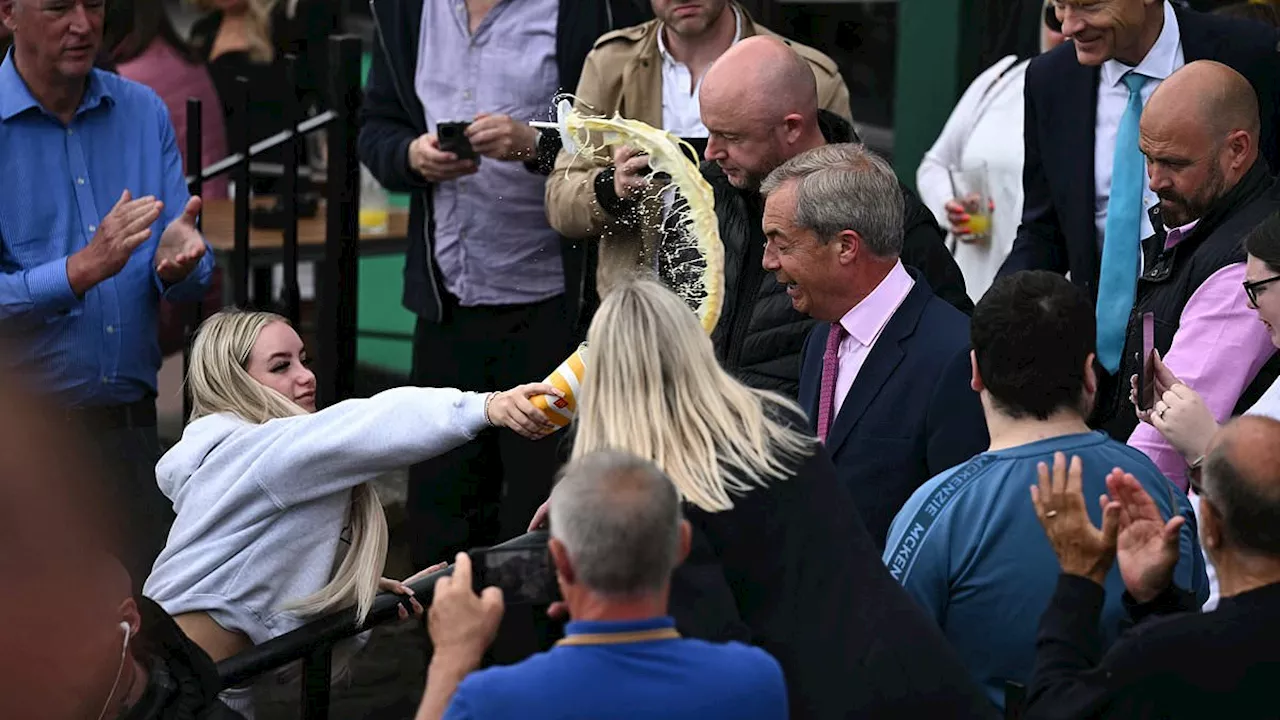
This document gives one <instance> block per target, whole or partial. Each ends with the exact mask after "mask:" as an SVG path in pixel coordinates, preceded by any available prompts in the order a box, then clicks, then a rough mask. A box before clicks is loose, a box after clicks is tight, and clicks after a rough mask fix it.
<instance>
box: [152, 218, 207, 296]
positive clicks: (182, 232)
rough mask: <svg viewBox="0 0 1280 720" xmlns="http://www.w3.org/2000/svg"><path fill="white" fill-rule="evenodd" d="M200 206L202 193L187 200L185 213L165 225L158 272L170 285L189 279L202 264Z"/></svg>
mask: <svg viewBox="0 0 1280 720" xmlns="http://www.w3.org/2000/svg"><path fill="white" fill-rule="evenodd" d="M200 208H201V200H200V197H199V196H193V197H192V198H191V199H190V200H187V206H186V207H185V208H184V209H183V210H182V214H181V215H179V216H178V217H177V218H175V219H174V220H173V222H171V223H169V227H166V228H165V229H164V234H162V235H161V236H160V244H159V245H157V246H156V254H155V268H156V274H157V275H159V276H160V279H161V280H163V281H165V282H166V283H168V284H170V285H173V284H174V283H179V282H182V281H183V280H184V279H186V277H187V276H188V275H190V274H191V271H192V270H194V269H195V267H196V266H197V265H199V264H200V258H202V257H204V253H205V246H204V238H202V237H200V231H199V230H197V229H196V218H197V217H199V216H200Z"/></svg>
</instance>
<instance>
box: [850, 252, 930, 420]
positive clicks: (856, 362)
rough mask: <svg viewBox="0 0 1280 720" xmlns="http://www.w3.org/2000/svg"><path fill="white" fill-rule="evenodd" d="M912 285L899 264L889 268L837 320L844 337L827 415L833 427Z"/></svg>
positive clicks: (907, 274) (912, 282)
mask: <svg viewBox="0 0 1280 720" xmlns="http://www.w3.org/2000/svg"><path fill="white" fill-rule="evenodd" d="M915 284H916V281H915V280H914V279H913V278H912V277H911V274H910V273H908V272H907V269H906V268H905V267H903V266H902V263H901V262H899V263H897V264H896V265H894V266H893V269H892V270H890V271H889V274H888V275H886V276H885V278H884V280H881V281H880V284H879V285H877V286H876V289H875V290H872V291H871V294H869V295H867V296H866V297H865V298H863V299H862V302H860V303H858V304H857V305H854V306H853V309H851V310H850V311H849V312H847V313H845V314H844V317H842V318H840V326H841V327H843V328H844V331H845V332H846V333H848V334H847V335H846V336H845V338H844V340H842V341H841V342H840V350H839V358H840V366H839V369H837V370H836V393H835V407H834V408H833V409H832V412H831V418H832V419H831V422H832V423H833V424H834V423H835V418H837V417H839V416H840V406H841V405H843V404H844V397H845V396H846V395H848V394H849V389H850V388H852V387H853V381H854V380H856V379H857V377H858V371H859V370H861V369H862V364H863V363H864V362H866V360H867V355H868V354H869V353H870V352H871V347H872V346H873V345H875V342H876V338H878V337H880V333H881V332H883V331H884V326H885V325H888V324H889V318H892V317H893V314H894V313H896V312H898V306H900V305H902V301H903V300H906V299H907V295H909V294H910V293H911V288H912V287H914V286H915Z"/></svg>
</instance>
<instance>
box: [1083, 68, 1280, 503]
mask: <svg viewBox="0 0 1280 720" xmlns="http://www.w3.org/2000/svg"><path fill="white" fill-rule="evenodd" d="M1258 127H1259V119H1258V104H1257V99H1256V96H1255V94H1254V92H1253V89H1252V88H1251V86H1250V85H1249V83H1248V81H1247V80H1245V78H1244V77H1243V76H1241V75H1240V74H1239V73H1237V72H1236V71H1235V70H1232V69H1231V68H1229V67H1227V66H1226V65H1222V64H1219V63H1216V62H1213V61H1209V60H1200V61H1196V62H1192V63H1189V64H1187V65H1186V66H1184V67H1183V68H1182V69H1181V70H1178V71H1177V72H1175V73H1173V74H1172V75H1170V76H1169V79H1168V80H1165V81H1164V82H1163V83H1161V85H1160V87H1158V88H1157V89H1156V91H1155V92H1154V93H1153V94H1152V96H1151V99H1150V100H1149V101H1148V102H1147V105H1146V109H1145V110H1144V111H1143V113H1142V120H1141V123H1140V125H1139V140H1138V144H1139V147H1141V148H1142V151H1143V153H1144V154H1145V155H1146V158H1147V169H1148V173H1149V174H1150V176H1151V190H1152V191H1153V192H1155V193H1156V195H1157V196H1158V197H1159V200H1160V202H1159V205H1157V206H1156V207H1154V208H1152V210H1151V214H1150V217H1151V225H1152V227H1153V228H1155V229H1156V231H1155V233H1154V234H1153V235H1152V236H1151V237H1149V238H1147V240H1146V241H1145V242H1144V244H1143V259H1144V261H1145V262H1144V265H1143V272H1142V275H1141V276H1140V277H1139V278H1138V285H1137V292H1136V295H1135V300H1134V307H1133V310H1132V312H1131V313H1130V317H1129V324H1128V333H1127V337H1126V340H1125V347H1124V351H1123V352H1122V354H1121V364H1120V368H1119V371H1118V372H1117V374H1116V375H1115V376H1113V377H1111V378H1110V379H1109V381H1108V382H1106V383H1105V384H1104V386H1103V388H1102V392H1101V393H1100V394H1099V402H1098V408H1097V410H1096V411H1095V415H1094V422H1095V424H1098V425H1101V427H1103V428H1104V429H1106V430H1107V431H1108V432H1109V433H1110V434H1111V436H1112V437H1115V438H1117V439H1121V440H1123V439H1125V438H1128V439H1129V444H1130V445H1132V446H1133V447H1135V448H1138V449H1140V450H1142V451H1143V452H1145V453H1146V454H1147V455H1148V456H1150V457H1151V459H1152V460H1154V461H1155V462H1156V464H1157V465H1158V466H1159V467H1160V469H1161V470H1162V471H1163V472H1164V473H1165V474H1166V476H1168V477H1169V479H1170V480H1172V481H1174V482H1175V483H1176V484H1177V485H1178V486H1179V487H1181V488H1183V489H1184V490H1185V489H1186V487H1187V478H1186V469H1187V463H1188V462H1189V461H1190V460H1194V458H1183V457H1182V455H1181V454H1180V453H1178V452H1177V451H1176V450H1174V449H1173V447H1172V446H1171V445H1170V444H1169V443H1168V442H1167V441H1166V440H1165V439H1164V437H1163V436H1161V435H1160V433H1159V432H1158V431H1156V429H1155V428H1154V427H1152V426H1151V425H1148V424H1145V423H1143V424H1139V423H1138V419H1137V417H1136V416H1135V414H1134V412H1133V408H1132V404H1131V402H1130V399H1129V393H1130V383H1131V380H1130V378H1132V377H1134V376H1135V375H1136V374H1137V373H1138V372H1140V370H1141V369H1142V367H1143V365H1142V361H1141V359H1140V355H1141V352H1142V349H1143V316H1144V315H1145V314H1147V313H1151V314H1152V316H1153V319H1154V338H1153V339H1154V347H1155V349H1156V350H1157V351H1159V353H1160V357H1161V358H1162V359H1163V362H1164V365H1165V366H1166V367H1167V368H1168V373H1162V376H1163V382H1162V383H1160V385H1161V387H1160V390H1159V392H1161V393H1162V392H1163V390H1164V389H1167V387H1166V385H1167V384H1171V383H1173V382H1176V381H1181V382H1183V383H1185V384H1186V385H1187V386H1188V387H1191V388H1192V389H1194V390H1196V392H1198V393H1200V395H1201V396H1203V397H1204V399H1205V403H1206V404H1207V405H1208V407H1209V409H1210V410H1212V411H1213V414H1214V416H1215V417H1216V418H1217V419H1218V421H1219V422H1222V421H1223V420H1225V419H1226V418H1228V417H1231V416H1232V415H1233V414H1239V413H1241V412H1243V411H1244V410H1245V409H1246V408H1248V407H1249V406H1251V405H1252V404H1253V402H1254V401H1256V400H1257V398H1258V397H1259V396H1260V395H1261V394H1262V392H1263V391H1265V390H1266V389H1267V388H1268V387H1270V385H1271V383H1272V381H1273V380H1274V379H1275V378H1276V374H1277V371H1278V370H1280V360H1273V359H1272V358H1273V357H1274V355H1275V347H1274V346H1273V345H1272V344H1271V340H1270V337H1269V336H1268V334H1267V331H1266V328H1265V327H1264V326H1263V325H1262V324H1261V323H1259V322H1258V320H1257V315H1256V314H1255V313H1254V312H1253V310H1251V309H1250V308H1249V306H1248V299H1247V298H1246V296H1245V293H1244V291H1243V290H1241V283H1243V282H1244V274H1245V264H1244V263H1245V253H1244V249H1243V247H1242V243H1241V241H1242V240H1243V239H1244V237H1245V235H1247V234H1248V233H1249V231H1250V230H1252V229H1253V228H1254V226H1256V225H1257V224H1258V223H1259V222H1261V221H1262V220H1263V219H1264V218H1266V217H1267V216H1269V215H1271V214H1272V213H1273V212H1275V211H1276V210H1278V209H1280V199H1278V198H1277V194H1276V191H1275V183H1274V181H1273V179H1272V177H1271V175H1270V171H1269V170H1268V168H1267V164H1266V161H1265V160H1263V159H1260V158H1259V153H1258V147H1259V138H1258ZM1172 377H1176V379H1177V380H1176V381H1175V380H1172V379H1171V378H1172ZM1154 385H1155V383H1150V384H1147V385H1144V388H1145V387H1150V386H1154ZM1156 398H1157V399H1158V395H1157V396H1156ZM1156 411H1157V412H1159V411H1160V408H1156ZM1135 426H1136V429H1135Z"/></svg>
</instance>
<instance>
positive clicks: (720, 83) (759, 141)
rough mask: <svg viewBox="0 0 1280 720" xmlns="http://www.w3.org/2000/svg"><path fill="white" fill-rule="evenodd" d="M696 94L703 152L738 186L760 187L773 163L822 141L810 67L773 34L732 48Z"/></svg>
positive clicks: (791, 156) (815, 90) (745, 187)
mask: <svg viewBox="0 0 1280 720" xmlns="http://www.w3.org/2000/svg"><path fill="white" fill-rule="evenodd" d="M698 101H699V105H700V106H701V110H702V124H703V125H705V126H706V127H707V152H706V158H707V159H708V160H714V161H715V162H716V163H717V164H718V165H719V166H720V169H721V170H723V171H724V174H725V176H726V177H727V178H728V179H729V182H730V183H732V184H733V185H734V186H735V187H738V188H744V189H754V188H758V187H759V186H760V183H761V181H763V180H764V178H765V176H767V175H768V174H769V173H770V172H772V171H773V169H774V168H776V167H778V166H779V165H781V164H782V163H784V162H786V161H787V160H790V159H791V158H793V157H795V156H796V155H799V154H800V153H802V152H804V151H805V150H809V149H811V148H814V147H817V146H819V145H822V144H823V143H824V142H825V140H823V137H822V131H821V130H819V129H818V83H817V80H816V79H815V78H814V76H813V69H812V68H810V67H809V63H807V62H806V61H805V60H804V58H802V57H800V56H799V55H798V54H797V53H796V51H795V50H792V49H791V48H790V47H789V46H788V45H787V44H786V43H784V42H782V41H781V40H779V39H778V38H775V37H769V36H762V35H757V36H754V37H749V38H747V39H746V40H743V41H741V42H739V43H736V44H735V45H733V47H731V48H729V50H728V51H726V52H725V53H724V54H723V55H721V56H720V58H719V59H717V60H716V61H715V62H714V63H713V64H712V65H711V69H710V70H708V71H707V74H706V76H705V77H704V78H703V79H702V88H701V90H699V95H698Z"/></svg>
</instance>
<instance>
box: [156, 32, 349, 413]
mask: <svg viewBox="0 0 1280 720" xmlns="http://www.w3.org/2000/svg"><path fill="white" fill-rule="evenodd" d="M360 68H361V43H360V39H359V38H357V37H354V36H350V35H334V36H332V37H330V38H329V73H328V76H329V88H328V90H329V97H330V109H329V110H327V111H325V112H322V113H320V114H318V115H316V116H315V117H311V118H307V119H305V120H304V119H302V108H301V107H300V104H299V102H298V98H297V95H296V93H290V92H286V93H285V98H284V105H283V106H284V119H285V122H286V129H285V130H283V131H281V132H279V133H276V134H275V135H273V136H271V137H268V138H265V139H263V140H261V141H260V142H257V143H251V142H250V139H251V137H252V133H251V128H250V127H249V113H248V109H249V106H250V103H252V102H253V98H252V97H251V96H250V93H249V83H248V81H247V80H246V79H245V78H237V79H236V87H235V90H234V91H233V97H232V98H231V105H232V108H233V109H234V111H235V113H234V114H235V118H236V122H235V127H234V128H228V130H229V132H230V134H231V139H232V145H233V148H234V150H235V152H234V153H232V154H231V155H229V156H228V157H226V158H223V159H222V160H219V161H218V162H215V163H213V164H212V165H210V166H209V167H203V162H202V161H203V157H202V155H201V152H200V148H201V142H202V127H201V122H200V112H201V103H200V101H199V100H197V99H194V98H192V99H190V100H188V101H187V166H188V167H190V168H201V169H200V170H199V171H198V172H196V173H194V174H193V175H189V176H188V177H187V185H188V188H189V190H190V192H191V193H192V194H195V195H198V194H200V193H201V191H202V190H203V187H204V183H205V182H206V181H208V180H211V179H213V178H216V177H219V176H221V175H226V174H230V175H231V177H232V179H233V180H234V182H235V206H234V213H233V228H234V229H233V234H234V243H233V247H232V250H231V252H230V256H229V263H228V265H229V267H227V268H224V271H226V272H224V275H223V277H224V282H225V283H227V284H228V285H229V286H230V290H231V292H230V294H231V299H232V302H233V303H234V304H235V305H236V306H238V307H242V308H245V307H254V306H256V307H268V306H274V305H275V304H276V301H275V299H274V298H272V297H271V290H272V288H271V285H272V277H271V271H270V268H269V267H268V268H265V269H264V270H263V271H261V272H255V273H254V283H253V285H254V290H255V292H254V293H253V295H254V299H253V301H251V299H250V282H249V279H250V268H251V258H250V243H249V236H250V223H251V217H250V202H249V201H250V195H251V187H252V176H253V172H252V171H253V167H252V165H253V164H254V161H255V160H256V159H260V158H262V157H263V156H265V155H267V154H268V153H273V152H275V151H277V150H281V149H283V150H285V161H284V170H283V173H282V175H281V179H280V182H279V184H278V186H277V188H276V189H277V191H278V194H279V196H280V207H281V210H282V211H283V215H284V225H283V243H282V246H281V248H280V262H281V264H282V265H283V266H284V280H283V283H282V285H283V288H282V291H281V295H280V300H279V307H278V309H279V310H280V312H281V313H282V314H283V315H285V316H286V317H288V318H289V320H290V322H292V323H293V324H294V325H295V327H300V325H299V323H300V322H301V293H300V291H299V289H298V255H299V253H298V219H299V208H298V191H299V168H298V163H299V161H300V158H302V157H303V156H304V147H305V142H306V140H305V138H306V136H307V135H309V134H311V133H314V132H316V131H319V130H326V131H327V134H328V168H327V173H326V176H325V216H326V217H325V239H324V248H323V253H322V260H321V261H320V268H319V269H320V272H319V273H318V275H319V278H318V282H317V284H316V285H317V287H316V294H317V306H318V307H317V309H318V312H317V317H316V347H315V348H314V350H315V352H314V357H315V358H316V376H317V388H316V394H317V397H316V400H317V402H318V403H319V404H320V405H321V406H322V407H323V406H326V405H331V404H333V403H335V402H337V401H338V400H341V399H343V398H347V397H350V396H351V395H352V394H353V393H354V390H355V372H356V299H357V298H356V290H357V278H358V273H359V200H360V193H359V188H360V163H359V160H358V159H357V157H356V138H357V135H358V133H359V113H360V102H361V99H362V90H361V73H360ZM285 74H286V77H287V79H288V81H289V82H290V83H293V82H294V78H295V77H296V59H295V58H293V57H292V56H288V57H286V58H285ZM289 87H292V85H289ZM309 176H310V174H309ZM202 317H203V308H202V307H201V303H195V304H194V305H193V306H192V307H191V308H189V310H188V311H187V312H186V313H185V314H184V317H183V337H184V345H183V361H182V362H183V371H184V377H185V372H186V369H187V367H188V364H189V356H190V350H191V340H192V337H193V335H194V333H195V330H196V327H197V326H198V325H199V323H200V319H201V318H202ZM190 413H191V399H190V396H189V393H187V392H186V391H185V390H184V393H183V406H182V414H183V419H184V421H185V419H186V418H187V417H188V416H189V415H190Z"/></svg>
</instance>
